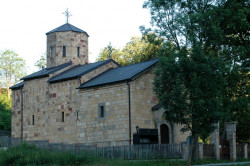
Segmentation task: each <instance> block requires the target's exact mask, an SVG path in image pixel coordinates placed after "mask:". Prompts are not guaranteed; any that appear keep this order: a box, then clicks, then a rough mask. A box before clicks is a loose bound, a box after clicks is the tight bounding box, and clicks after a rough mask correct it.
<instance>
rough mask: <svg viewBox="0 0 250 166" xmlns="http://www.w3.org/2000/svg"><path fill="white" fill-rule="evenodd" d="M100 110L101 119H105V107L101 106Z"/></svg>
mask: <svg viewBox="0 0 250 166" xmlns="http://www.w3.org/2000/svg"><path fill="white" fill-rule="evenodd" d="M100 109H101V110H100V111H101V112H100V118H104V106H101V107H100Z"/></svg>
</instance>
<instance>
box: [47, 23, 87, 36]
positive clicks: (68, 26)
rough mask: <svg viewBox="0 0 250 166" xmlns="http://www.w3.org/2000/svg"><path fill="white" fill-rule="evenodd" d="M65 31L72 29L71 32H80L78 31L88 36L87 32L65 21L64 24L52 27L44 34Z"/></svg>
mask: <svg viewBox="0 0 250 166" xmlns="http://www.w3.org/2000/svg"><path fill="white" fill-rule="evenodd" d="M65 31H72V32H80V33H85V34H86V35H87V36H88V37H89V35H88V33H87V32H85V31H83V30H81V29H79V28H77V27H75V26H73V25H71V24H69V23H66V24H63V25H61V26H59V27H57V28H55V29H53V30H52V31H49V32H47V33H46V35H48V34H50V33H53V32H65Z"/></svg>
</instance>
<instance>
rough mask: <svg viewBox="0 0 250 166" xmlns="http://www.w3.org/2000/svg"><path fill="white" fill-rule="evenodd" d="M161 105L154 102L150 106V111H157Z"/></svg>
mask: <svg viewBox="0 0 250 166" xmlns="http://www.w3.org/2000/svg"><path fill="white" fill-rule="evenodd" d="M161 107H162V105H161V103H158V104H156V105H155V106H153V107H152V111H157V110H159V109H160V108H161Z"/></svg>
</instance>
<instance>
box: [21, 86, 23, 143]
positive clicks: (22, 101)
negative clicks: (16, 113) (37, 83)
mask: <svg viewBox="0 0 250 166" xmlns="http://www.w3.org/2000/svg"><path fill="white" fill-rule="evenodd" d="M21 140H23V88H21Z"/></svg>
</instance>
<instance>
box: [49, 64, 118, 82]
mask: <svg viewBox="0 0 250 166" xmlns="http://www.w3.org/2000/svg"><path fill="white" fill-rule="evenodd" d="M109 62H114V63H115V64H117V65H118V66H120V65H119V64H118V63H117V62H115V61H114V60H113V59H109V60H105V61H101V62H95V63H89V64H85V65H77V66H74V67H72V68H70V69H68V70H66V71H64V72H62V73H60V74H58V75H56V76H54V77H52V78H50V79H49V80H48V82H50V83H53V82H59V81H64V80H69V79H74V78H77V77H79V76H83V75H84V74H87V73H89V72H91V71H93V70H95V69H97V68H99V67H101V66H103V65H105V64H107V63H109Z"/></svg>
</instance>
